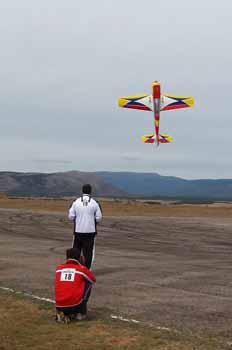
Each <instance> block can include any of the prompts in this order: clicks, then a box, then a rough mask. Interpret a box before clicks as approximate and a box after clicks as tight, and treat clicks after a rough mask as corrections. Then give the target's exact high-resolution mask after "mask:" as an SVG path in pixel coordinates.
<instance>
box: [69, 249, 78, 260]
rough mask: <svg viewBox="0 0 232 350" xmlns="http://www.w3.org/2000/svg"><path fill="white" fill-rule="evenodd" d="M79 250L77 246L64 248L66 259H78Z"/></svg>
mask: <svg viewBox="0 0 232 350" xmlns="http://www.w3.org/2000/svg"><path fill="white" fill-rule="evenodd" d="M80 255H81V252H80V250H79V249H77V248H70V249H67V250H66V257H67V259H75V260H79V259H80Z"/></svg>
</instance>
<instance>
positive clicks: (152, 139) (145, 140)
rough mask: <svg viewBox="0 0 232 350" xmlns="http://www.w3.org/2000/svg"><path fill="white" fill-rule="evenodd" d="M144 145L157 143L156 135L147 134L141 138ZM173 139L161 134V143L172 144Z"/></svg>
mask: <svg viewBox="0 0 232 350" xmlns="http://www.w3.org/2000/svg"><path fill="white" fill-rule="evenodd" d="M141 140H142V142H143V143H154V142H157V138H156V135H155V134H147V135H144V136H142V137H141ZM172 140H173V138H172V137H171V136H170V135H168V134H164V133H162V134H159V143H171V142H172Z"/></svg>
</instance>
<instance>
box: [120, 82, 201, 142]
mask: <svg viewBox="0 0 232 350" xmlns="http://www.w3.org/2000/svg"><path fill="white" fill-rule="evenodd" d="M118 104H119V106H120V107H124V108H132V109H141V110H143V111H152V112H153V113H154V131H155V133H154V134H148V135H144V136H142V141H143V142H144V143H154V142H155V143H156V144H157V146H158V145H159V143H170V142H172V137H171V136H169V135H167V134H163V133H162V134H159V124H160V112H161V111H169V110H171V109H178V108H186V107H193V105H194V99H193V97H184V96H175V95H169V94H161V92H160V83H159V82H158V81H155V82H153V83H152V95H149V94H143V95H136V96H125V97H120V98H119V100H118Z"/></svg>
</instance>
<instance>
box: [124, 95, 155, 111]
mask: <svg viewBox="0 0 232 350" xmlns="http://www.w3.org/2000/svg"><path fill="white" fill-rule="evenodd" d="M118 105H119V107H123V108H132V109H140V110H143V111H153V100H152V95H148V94H143V95H135V96H125V97H120V98H119V99H118Z"/></svg>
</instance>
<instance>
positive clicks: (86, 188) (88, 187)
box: [82, 184, 92, 194]
mask: <svg viewBox="0 0 232 350" xmlns="http://www.w3.org/2000/svg"><path fill="white" fill-rule="evenodd" d="M82 193H84V194H91V193H92V186H91V185H90V184H85V185H83V187H82Z"/></svg>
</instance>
